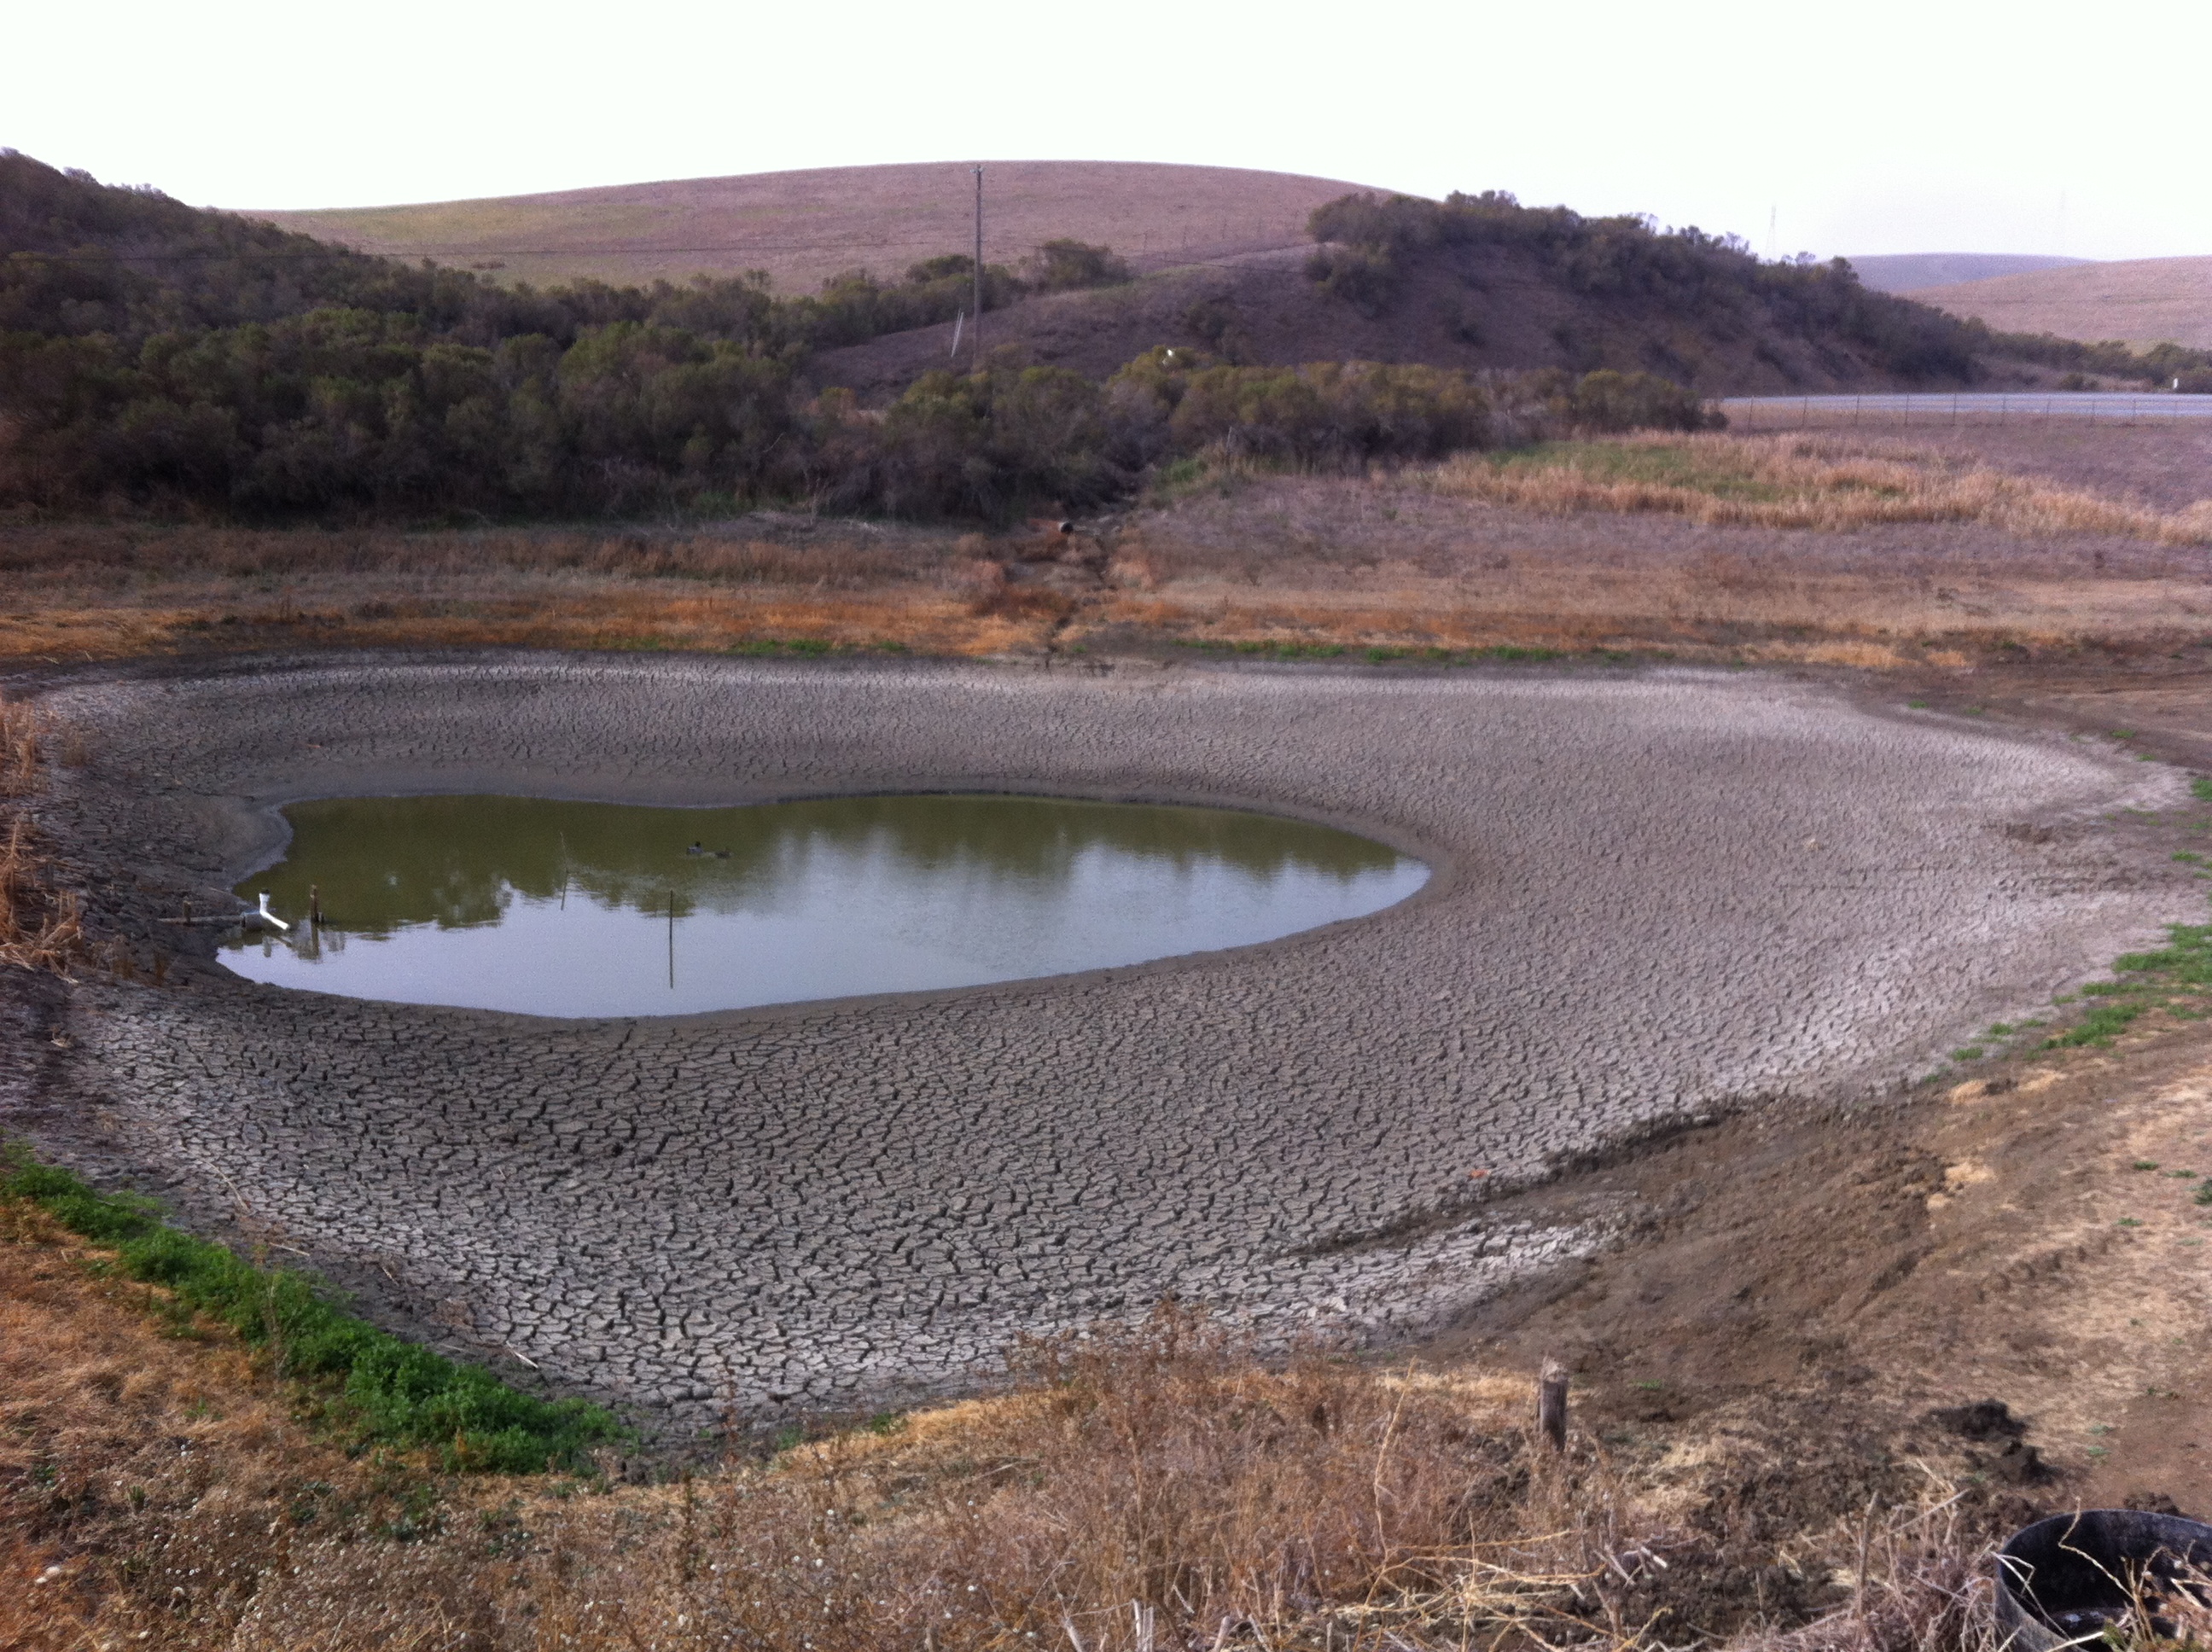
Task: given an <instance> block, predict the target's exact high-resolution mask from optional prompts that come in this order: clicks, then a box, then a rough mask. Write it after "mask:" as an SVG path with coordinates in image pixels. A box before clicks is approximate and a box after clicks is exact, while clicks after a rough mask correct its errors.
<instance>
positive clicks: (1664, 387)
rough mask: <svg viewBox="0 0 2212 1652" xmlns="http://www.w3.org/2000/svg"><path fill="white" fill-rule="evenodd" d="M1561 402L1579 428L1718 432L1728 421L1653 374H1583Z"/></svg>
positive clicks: (1679, 388)
mask: <svg viewBox="0 0 2212 1652" xmlns="http://www.w3.org/2000/svg"><path fill="white" fill-rule="evenodd" d="M1562 403H1563V406H1562V411H1563V413H1564V414H1565V417H1566V419H1567V422H1569V423H1571V425H1573V426H1574V427H1575V428H1577V429H1580V430H1589V431H1605V432H1618V431H1623V430H1717V429H1719V428H1721V427H1722V426H1723V425H1725V424H1726V423H1727V422H1728V419H1727V416H1726V415H1724V414H1723V413H1722V412H1720V411H1719V410H1718V409H1709V408H1707V407H1706V405H1705V402H1704V400H1703V398H1700V397H1699V395H1698V394H1697V393H1696V392H1694V391H1689V390H1685V389H1683V388H1682V386H1680V385H1678V384H1676V383H1674V381H1673V380H1669V379H1662V378H1660V377H1658V376H1657V375H1656V374H1650V373H1614V372H1611V371H1600V372H1597V373H1589V374H1583V376H1582V378H1581V379H1579V380H1577V381H1576V382H1575V385H1574V387H1573V388H1572V389H1571V390H1570V391H1568V392H1566V393H1565V396H1564V397H1563V398H1562Z"/></svg>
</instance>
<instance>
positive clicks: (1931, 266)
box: [1851, 252, 2088, 293]
mask: <svg viewBox="0 0 2212 1652" xmlns="http://www.w3.org/2000/svg"><path fill="white" fill-rule="evenodd" d="M2087 262H2088V260H2087V258H2052V257H2049V256H2047V255H2045V254H2042V253H2037V252H1884V253H1877V254H1874V255H1872V256H1869V257H1867V258H1853V259H1852V260H1851V268H1852V269H1854V270H1857V271H1858V273H1859V279H1860V280H1861V281H1862V282H1865V283H1866V284H1867V285H1868V286H1869V287H1871V288H1874V289H1875V291H1876V292H1877V293H1920V292H1923V291H1925V290H1926V289H1927V288H1930V287H1955V286H1957V285H1958V284H1959V283H1960V282H1966V281H1987V280H1989V279H1990V277H1991V276H2021V275H2027V274H2028V273H2029V272H2030V271H2032V270H2063V269H2065V268H2068V267H2069V266H2070V265H2073V264H2087Z"/></svg>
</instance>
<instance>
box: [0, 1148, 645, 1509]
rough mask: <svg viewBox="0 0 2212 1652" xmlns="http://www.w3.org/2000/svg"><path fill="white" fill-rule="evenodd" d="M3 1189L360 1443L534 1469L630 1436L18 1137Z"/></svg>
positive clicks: (486, 1465)
mask: <svg viewBox="0 0 2212 1652" xmlns="http://www.w3.org/2000/svg"><path fill="white" fill-rule="evenodd" d="M0 1199H6V1200H23V1201H25V1202H27V1203H28V1204H31V1205H34V1206H37V1207H38V1208H40V1210H43V1211H45V1212H46V1213H47V1214H48V1215H49V1216H51V1217H52V1218H54V1220H56V1221H57V1222H58V1223H60V1224H61V1225H62V1226H63V1227H64V1228H66V1229H68V1230H70V1232H71V1233H74V1234H76V1235H77V1236H79V1237H81V1238H83V1239H86V1240H88V1241H89V1242H92V1243H93V1244H94V1245H97V1246H100V1247H102V1248H108V1249H112V1250H113V1251H114V1252H115V1253H116V1259H115V1261H114V1263H113V1264H112V1266H114V1267H115V1268H116V1269H117V1271H118V1272H121V1273H122V1274H123V1275H124V1276H125V1277H126V1278H131V1279H136V1280H138V1281H140V1282H142V1283H143V1284H147V1285H160V1286H161V1287H162V1288H164V1289H165V1290H167V1291H169V1292H170V1293H171V1298H170V1303H169V1307H168V1317H169V1320H170V1324H171V1328H172V1329H173V1330H174V1331H176V1332H178V1333H183V1334H189V1333H190V1330H191V1324H192V1321H193V1319H194V1316H196V1315H204V1316H205V1317H206V1318H207V1319H210V1320H214V1321H218V1322H219V1323H221V1324H223V1325H227V1326H228V1327H230V1329H231V1330H232V1331H234V1332H235V1333H237V1335H238V1337H239V1339H240V1341H242V1342H244V1343H246V1345H248V1346H250V1347H252V1348H255V1349H258V1350H259V1351H262V1352H263V1353H264V1354H265V1355H266V1356H267V1357H269V1358H270V1361H271V1363H272V1364H273V1365H274V1367H275V1369H276V1371H277V1373H278V1374H279V1375H280V1376H286V1377H289V1378H291V1379H293V1380H295V1381H296V1382H300V1383H301V1384H302V1385H303V1386H304V1387H305V1388H307V1390H308V1391H309V1392H310V1393H311V1394H314V1395H315V1396H316V1398H317V1399H319V1400H320V1401H321V1402H322V1406H323V1409H324V1412H325V1415H326V1417H327V1418H328V1419H329V1420H330V1421H331V1422H332V1423H334V1424H337V1426H338V1428H339V1430H341V1432H342V1433H343V1434H344V1435H345V1436H347V1437H348V1441H349V1444H351V1445H353V1446H355V1447H357V1448H361V1449H367V1448H368V1447H371V1446H390V1447H397V1448H399V1449H416V1448H428V1449H435V1450H437V1451H439V1452H441V1454H442V1455H443V1456H444V1459H445V1462H446V1466H447V1467H448V1468H455V1469H480V1470H489V1471H492V1472H495V1473H538V1472H539V1471H541V1470H544V1469H548V1468H553V1467H568V1466H571V1465H574V1464H576V1463H578V1462H580V1461H581V1460H582V1458H583V1455H584V1454H585V1452H586V1451H587V1450H588V1449H589V1448H591V1447H592V1446H594V1445H597V1444H599V1443H601V1442H605V1441H608V1440H611V1439H614V1438H617V1437H618V1436H620V1434H621V1433H622V1430H621V1428H620V1425H619V1424H617V1422H616V1421H615V1419H614V1418H613V1417H612V1416H611V1414H610V1413H609V1412H606V1411H605V1409H603V1408H602V1407H600V1406H595V1405H592V1404H591V1403H590V1402H589V1401H587V1400H541V1399H538V1398H537V1397H535V1396H533V1395H531V1394H524V1393H522V1392H521V1391H520V1390H519V1389H515V1388H509V1387H508V1386H507V1384H506V1383H504V1382H501V1381H500V1380H499V1378H498V1377H496V1376H494V1375H493V1374H492V1373H491V1372H489V1371H488V1370H484V1369H483V1367H482V1366H479V1365H464V1364H457V1363H455V1362H454V1361H453V1360H450V1359H447V1358H444V1357H441V1356H440V1355H438V1354H435V1353H432V1352H431V1351H429V1350H428V1349H427V1348H420V1347H416V1345H413V1344H411V1343H407V1342H402V1341H401V1340H400V1339H398V1338H397V1337H395V1336H393V1335H392V1334H391V1333H389V1332H386V1331H381V1330H379V1329H378V1328H377V1327H374V1326H373V1325H370V1324H369V1323H368V1322H367V1321H363V1320H360V1319H356V1318H355V1317H354V1316H353V1315H350V1314H348V1313H346V1312H345V1311H344V1310H343V1309H341V1308H339V1307H337V1305H335V1304H334V1303H332V1302H331V1300H330V1299H329V1298H328V1297H327V1296H326V1295H325V1292H324V1289H323V1287H322V1286H321V1285H320V1284H319V1282H318V1281H317V1280H315V1279H314V1278H312V1277H310V1276H309V1275H307V1274H305V1273H301V1272H294V1271H293V1270H291V1269H289V1268H277V1267H266V1266H258V1265H257V1264H255V1263H253V1262H250V1261H248V1260H246V1259H245V1258H243V1257H241V1256H240V1255H239V1254H237V1253H236V1252H235V1251H233V1250H232V1249H231V1248H229V1247H228V1246H227V1245H222V1244H217V1243H216V1242H213V1241H211V1240H207V1239H201V1238H198V1237H196V1236H193V1235H191V1234H189V1233H185V1232H184V1231H182V1230H179V1229H177V1228H173V1227H171V1226H169V1225H168V1224H167V1223H165V1222H163V1221H162V1220H161V1216H160V1213H159V1210H158V1207H157V1206H155V1204H154V1203H153V1201H152V1200H148V1199H144V1198H142V1197H139V1196H137V1195H133V1194H128V1193H98V1192H95V1191H94V1189H93V1188H91V1187H88V1186H87V1185H86V1184H85V1183H84V1182H83V1181H82V1180H80V1179H79V1178H78V1177H77V1176H76V1175H73V1174H71V1173H70V1171H67V1170H64V1169H56V1168H54V1167H52V1166H50V1165H43V1164H40V1163H36V1162H35V1161H33V1159H32V1158H31V1157H30V1156H29V1154H27V1152H25V1151H23V1150H22V1149H21V1148H20V1147H14V1148H10V1149H9V1151H7V1153H6V1156H5V1157H0Z"/></svg>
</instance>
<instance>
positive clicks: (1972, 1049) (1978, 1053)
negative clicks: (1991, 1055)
mask: <svg viewBox="0 0 2212 1652" xmlns="http://www.w3.org/2000/svg"><path fill="white" fill-rule="evenodd" d="M1985 1054H1988V1052H1987V1051H1986V1050H1984V1049H1983V1048H1982V1047H1981V1046H1980V1045H1979V1044H1964V1045H1961V1046H1960V1048H1957V1049H1954V1050H1953V1051H1952V1052H1951V1059H1952V1060H1954V1061H1978V1060H1981V1059H1982V1057H1983V1056H1984V1055H1985Z"/></svg>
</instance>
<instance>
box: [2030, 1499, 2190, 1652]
mask: <svg viewBox="0 0 2212 1652" xmlns="http://www.w3.org/2000/svg"><path fill="white" fill-rule="evenodd" d="M2208 1580H2212V1526H2207V1525H2205V1524H2204V1523H2203V1521H2195V1520H2185V1519H2183V1518H2182V1517H2181V1516H2180V1515H2151V1514H2144V1513H2142V1512H2140V1511H2138V1510H2136V1509H2082V1510H2081V1512H2080V1513H2079V1514H2072V1515H2052V1516H2051V1518H2050V1519H2048V1520H2039V1521H2036V1522H2035V1524H2034V1525H2033V1526H2024V1527H2021V1529H2020V1530H2019V1531H2017V1532H2015V1533H2014V1534H2013V1535H2012V1539H2011V1540H2010V1541H2009V1542H2008V1543H2007V1544H2006V1545H2005V1546H2004V1547H2003V1548H2002V1549H2000V1550H1998V1551H1997V1602H1996V1605H1997V1623H1998V1625H1999V1627H2001V1628H2002V1629H2003V1630H2004V1631H2005V1632H2006V1633H2007V1634H2008V1635H2009V1636H2010V1637H2012V1644H2013V1645H2014V1646H2015V1647H2016V1648H2018V1649H2020V1652H2051V1649H2054V1648H2057V1647H2062V1646H2065V1645H2068V1644H2069V1643H2073V1642H2076V1641H2084V1640H2091V1639H2093V1638H2095V1637H2097V1636H2098V1635H2100V1634H2101V1633H2103V1631H2105V1630H2106V1628H2107V1627H2108V1626H2111V1625H2124V1624H2125V1623H2126V1622H2127V1621H2128V1620H2129V1619H2130V1617H2131V1616H2132V1615H2133V1614H2134V1613H2135V1612H2136V1607H2137V1606H2138V1604H2140V1605H2141V1606H2144V1607H2147V1608H2148V1610H2149V1612H2150V1614H2151V1627H2152V1630H2153V1631H2154V1633H2156V1634H2159V1635H2160V1636H2171V1635H2172V1633H2173V1632H2174V1625H2173V1624H2172V1620H2171V1619H2169V1618H2167V1617H2166V1615H2165V1613H2163V1612H2162V1611H2161V1605H2162V1604H2169V1605H2170V1603H2171V1602H2172V1600H2174V1598H2175V1597H2176V1596H2177V1595H2186V1596H2188V1597H2190V1598H2191V1599H2193V1600H2197V1602H2198V1603H2200V1604H2208V1603H2212V1593H2208V1591H2207V1588H2206V1587H2205V1585H2206V1582H2207V1581H2208Z"/></svg>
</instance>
